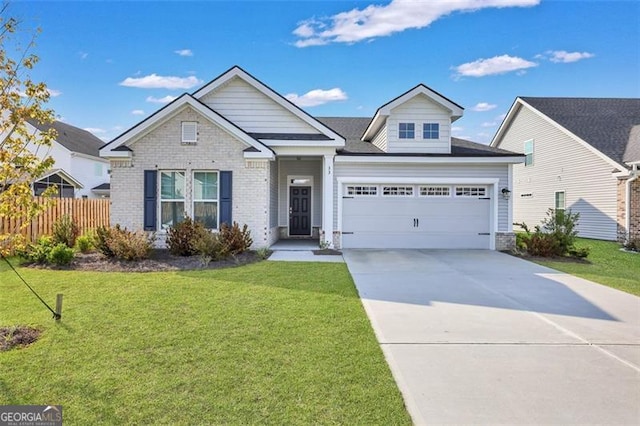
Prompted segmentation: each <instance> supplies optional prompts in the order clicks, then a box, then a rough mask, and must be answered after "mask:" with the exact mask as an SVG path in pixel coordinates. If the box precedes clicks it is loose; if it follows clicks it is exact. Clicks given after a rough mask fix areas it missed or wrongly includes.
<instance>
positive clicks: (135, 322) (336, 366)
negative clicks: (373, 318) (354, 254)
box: [0, 262, 410, 425]
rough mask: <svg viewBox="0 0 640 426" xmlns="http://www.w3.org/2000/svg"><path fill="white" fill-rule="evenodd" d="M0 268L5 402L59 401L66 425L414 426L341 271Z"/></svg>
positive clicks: (292, 267)
mask: <svg viewBox="0 0 640 426" xmlns="http://www.w3.org/2000/svg"><path fill="white" fill-rule="evenodd" d="M19 271H20V273H22V274H23V275H24V277H25V278H26V279H27V280H28V282H30V283H31V284H32V285H33V286H34V287H36V289H37V290H38V291H39V292H40V294H41V296H42V297H43V298H44V299H45V300H47V301H48V302H49V303H50V304H53V303H55V295H56V293H63V294H64V306H63V317H62V321H61V322H59V323H55V322H54V321H53V320H52V319H51V314H50V313H49V312H48V311H47V310H46V309H45V308H44V306H42V305H41V304H40V302H39V301H38V300H37V299H36V298H35V297H34V296H33V295H32V294H31V293H30V292H29V291H28V289H27V288H26V287H25V286H24V284H22V283H21V282H20V281H19V280H18V279H17V277H16V276H15V275H14V274H13V273H12V272H11V271H10V270H9V269H8V267H7V266H6V265H4V267H2V266H0V326H2V325H14V324H27V325H32V326H36V327H38V328H40V329H42V330H43V335H42V336H41V338H40V340H39V341H38V342H36V343H35V344H33V345H31V346H30V347H27V348H22V349H13V350H10V351H8V352H2V353H0V371H1V372H2V374H0V404H61V405H63V410H64V420H65V424H70V425H71V424H81V425H86V424H256V423H261V424H385V425H386V424H410V418H409V416H408V414H407V412H406V410H405V408H404V405H403V402H402V398H401V395H400V393H399V391H398V389H397V387H396V385H395V382H394V381H393V378H392V376H391V373H390V371H389V369H388V367H387V364H386V363H385V360H384V357H383V354H382V352H381V350H380V348H379V346H378V344H377V342H376V339H375V336H374V334H373V331H372V329H371V327H370V324H369V322H368V320H367V318H366V315H365V312H364V310H363V308H362V305H361V304H360V301H359V299H358V297H357V294H356V291H355V288H354V285H353V282H352V280H351V277H350V276H349V273H348V271H347V269H346V267H345V265H344V264H326V263H289V262H287V263H284V262H261V263H257V264H253V265H249V266H244V267H239V268H232V269H224V270H218V271H189V272H163V273H90V272H76V271H46V270H34V269H28V268H19Z"/></svg>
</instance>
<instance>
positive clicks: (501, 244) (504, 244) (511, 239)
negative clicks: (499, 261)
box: [496, 232, 516, 251]
mask: <svg viewBox="0 0 640 426" xmlns="http://www.w3.org/2000/svg"><path fill="white" fill-rule="evenodd" d="M515 248H516V234H514V233H513V232H496V250H498V251H508V250H513V249H515Z"/></svg>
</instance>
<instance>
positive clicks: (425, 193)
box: [418, 185, 451, 198]
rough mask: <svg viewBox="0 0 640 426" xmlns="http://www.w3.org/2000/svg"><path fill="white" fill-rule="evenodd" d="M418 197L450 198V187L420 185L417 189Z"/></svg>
mask: <svg viewBox="0 0 640 426" xmlns="http://www.w3.org/2000/svg"><path fill="white" fill-rule="evenodd" d="M418 196H419V197H429V198H450V197H451V187H450V186H447V185H420V186H419V187H418Z"/></svg>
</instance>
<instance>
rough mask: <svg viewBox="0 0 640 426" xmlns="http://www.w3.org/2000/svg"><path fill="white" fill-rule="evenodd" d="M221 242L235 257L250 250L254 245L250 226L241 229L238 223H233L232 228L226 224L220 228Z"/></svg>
mask: <svg viewBox="0 0 640 426" xmlns="http://www.w3.org/2000/svg"><path fill="white" fill-rule="evenodd" d="M220 240H221V241H222V244H224V246H225V247H226V248H227V251H228V252H229V254H231V255H234V256H235V255H237V254H240V253H243V252H245V251H247V250H249V247H251V244H253V239H251V231H249V229H248V226H247V225H246V224H245V225H244V226H243V227H242V229H240V225H238V223H237V222H233V225H231V226H229V225H227V224H226V223H223V224H222V226H221V227H220Z"/></svg>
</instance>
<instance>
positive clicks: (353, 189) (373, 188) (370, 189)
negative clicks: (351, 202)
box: [345, 185, 378, 197]
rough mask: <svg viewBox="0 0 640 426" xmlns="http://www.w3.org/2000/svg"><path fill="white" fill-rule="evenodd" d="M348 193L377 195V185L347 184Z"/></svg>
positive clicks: (354, 195)
mask: <svg viewBox="0 0 640 426" xmlns="http://www.w3.org/2000/svg"><path fill="white" fill-rule="evenodd" d="M345 189H346V191H345V192H346V195H347V196H349V197H377V196H378V186H377V185H347V187H346V188H345Z"/></svg>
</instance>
